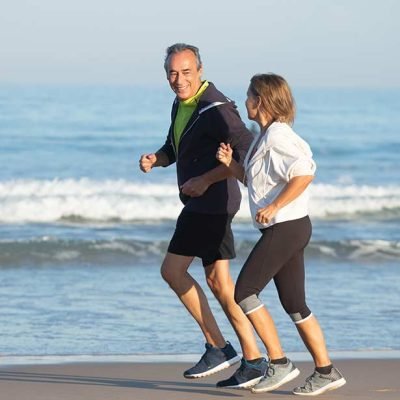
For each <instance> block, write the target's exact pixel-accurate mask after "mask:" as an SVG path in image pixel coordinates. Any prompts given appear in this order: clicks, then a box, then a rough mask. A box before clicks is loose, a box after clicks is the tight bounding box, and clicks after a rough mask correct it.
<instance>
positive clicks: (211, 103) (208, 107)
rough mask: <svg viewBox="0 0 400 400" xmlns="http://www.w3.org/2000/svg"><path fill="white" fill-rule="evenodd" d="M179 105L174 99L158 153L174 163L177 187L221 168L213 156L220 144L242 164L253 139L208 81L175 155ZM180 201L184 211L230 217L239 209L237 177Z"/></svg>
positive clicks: (228, 102)
mask: <svg viewBox="0 0 400 400" xmlns="http://www.w3.org/2000/svg"><path fill="white" fill-rule="evenodd" d="M178 106H179V101H178V100H177V99H175V101H174V104H173V106H172V112H171V126H170V128H169V132H168V136H167V140H166V142H165V144H164V146H163V147H161V149H160V150H158V151H162V152H163V153H165V154H166V155H167V157H168V160H169V165H171V164H172V163H174V162H176V170H177V178H178V186H179V187H180V186H181V185H182V184H183V183H185V182H186V181H187V180H189V179H190V178H193V177H196V176H200V175H202V174H204V173H206V172H207V171H210V170H212V169H214V168H215V167H217V166H218V165H220V163H219V161H218V160H217V159H216V153H217V149H218V146H219V144H220V143H221V142H224V143H230V145H231V147H232V148H233V156H234V158H235V159H236V161H238V162H239V163H243V160H244V158H245V156H246V153H247V150H248V149H249V147H250V144H251V142H252V139H253V138H252V135H251V133H250V132H249V131H248V129H247V128H246V126H245V124H244V123H243V121H242V120H241V119H240V116H239V113H238V111H237V108H236V106H235V104H234V102H233V101H232V100H230V99H228V98H227V97H226V96H225V95H223V94H222V93H221V92H220V91H218V90H217V89H216V88H215V86H214V85H213V84H212V83H211V82H210V83H209V86H208V87H207V89H206V90H205V91H204V93H203V94H202V95H201V97H200V99H199V102H198V104H197V107H196V109H195V111H194V112H193V114H192V116H191V118H190V120H189V121H188V123H187V125H186V127H185V129H184V131H183V133H182V136H181V139H180V142H179V151H178V152H177V151H176V148H175V141H174V121H175V118H176V114H177V111H178ZM180 199H181V201H182V202H183V204H184V205H185V207H184V210H185V211H190V212H197V213H203V214H232V215H233V214H235V213H236V212H237V211H238V210H239V207H240V201H241V193H240V189H239V186H238V182H237V180H236V178H233V177H232V178H228V179H225V180H223V181H220V182H217V183H214V184H212V185H211V186H210V187H209V188H208V189H207V191H206V192H205V193H204V194H203V195H202V196H200V197H189V196H185V195H184V194H183V193H180Z"/></svg>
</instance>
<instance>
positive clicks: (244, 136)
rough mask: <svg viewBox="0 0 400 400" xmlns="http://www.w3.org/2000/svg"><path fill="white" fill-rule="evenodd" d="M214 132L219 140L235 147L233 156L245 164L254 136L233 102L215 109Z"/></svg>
mask: <svg viewBox="0 0 400 400" xmlns="http://www.w3.org/2000/svg"><path fill="white" fill-rule="evenodd" d="M213 116H214V119H215V123H214V122H213V126H212V129H211V130H212V134H213V135H215V137H216V139H217V140H218V142H224V143H229V144H230V145H231V147H232V149H233V158H234V159H235V160H236V161H237V162H238V163H239V164H243V161H244V159H245V157H246V154H247V151H248V150H249V147H250V145H251V142H252V141H253V136H252V134H251V133H250V131H249V130H248V129H247V128H246V125H245V124H244V123H243V121H242V120H241V119H240V115H239V113H238V111H237V109H236V108H235V106H234V105H233V104H232V103H227V104H223V105H221V106H219V107H216V108H215V109H214V110H213Z"/></svg>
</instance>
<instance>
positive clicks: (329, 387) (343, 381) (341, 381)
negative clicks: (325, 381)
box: [292, 378, 346, 396]
mask: <svg viewBox="0 0 400 400" xmlns="http://www.w3.org/2000/svg"><path fill="white" fill-rule="evenodd" d="M345 384H346V379H344V378H341V379H339V380H337V381H335V382H332V383H330V384H329V385H326V386H324V387H322V388H321V389H318V390H316V391H315V392H310V393H297V392H295V391H293V392H292V393H293V394H295V395H296V396H318V395H319V394H322V393H325V392H328V391H330V390H335V389H339V388H340V387H342V386H343V385H345Z"/></svg>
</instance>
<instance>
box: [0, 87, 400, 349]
mask: <svg viewBox="0 0 400 400" xmlns="http://www.w3.org/2000/svg"><path fill="white" fill-rule="evenodd" d="M219 88H220V89H221V90H223V91H224V92H225V94H226V95H228V96H229V97H230V98H232V99H234V100H235V101H236V102H237V105H238V107H239V110H240V113H241V115H242V117H243V118H244V120H245V122H246V123H247V124H248V126H249V127H251V123H250V122H249V121H247V120H246V119H245V117H246V112H245V109H244V99H245V92H246V88H245V87H244V86H243V87H221V86H220V87H219ZM294 95H295V97H296V101H297V107H298V111H297V119H296V122H295V125H294V129H295V131H296V132H297V133H299V134H300V135H301V136H302V137H303V138H305V139H306V140H307V141H308V142H309V143H310V145H311V147H312V150H313V153H314V157H315V160H316V162H317V175H316V179H315V180H314V182H313V184H312V189H311V190H312V191H311V193H312V200H311V204H310V216H311V219H312V222H313V236H312V240H311V243H310V245H309V247H308V249H307V253H306V273H307V291H308V303H309V306H310V308H311V309H312V310H313V312H314V313H315V314H316V315H317V317H318V319H319V321H320V323H321V325H322V327H323V329H324V332H325V336H326V340H327V343H328V347H329V349H330V350H332V351H374V350H399V349H400V341H399V334H398V333H399V332H400V265H399V260H400V228H399V226H400V179H399V178H400V163H399V154H400V113H399V110H400V91H399V90H398V89H396V90H389V89H380V90H378V89H374V90H372V89H344V88H340V89H324V88H310V89H306V88H298V89H297V88H294ZM172 100H173V94H172V92H170V89H169V88H168V87H166V86H165V87H164V86H163V87H144V86H141V87H140V86H132V87H128V86H126V87H124V86H118V87H116V86H102V87H100V86H1V87H0V304H1V307H0V343H1V345H0V355H2V356H3V357H4V356H21V357H22V356H47V355H52V356H68V355H98V356H101V355H103V356H104V355H105V356H107V355H139V356H140V355H162V354H164V355H171V356H173V355H179V354H186V353H190V354H193V353H201V352H202V351H203V346H204V344H203V337H202V335H201V333H200V331H199V329H198V327H197V326H196V324H195V323H194V321H193V320H192V319H191V318H190V317H189V315H188V313H187V311H186V310H185V309H184V308H183V307H182V305H181V304H180V303H179V301H178V299H177V298H176V297H175V295H174V294H173V293H172V291H171V290H170V289H169V288H168V286H167V285H166V283H165V282H164V281H163V280H162V279H161V277H160V274H159V267H160V264H161V262H162V259H163V255H164V253H165V251H166V248H167V246H168V243H169V239H170V237H171V235H172V232H173V230H174V223H175V218H176V216H177V215H178V214H179V212H180V210H181V207H182V205H181V204H180V202H179V199H178V196H177V187H176V178H175V167H174V166H171V167H169V168H158V169H155V170H153V171H152V172H151V173H149V174H144V173H142V172H140V170H139V168H138V160H139V157H140V155H141V154H143V153H148V152H152V151H155V150H157V149H158V148H159V147H160V146H161V145H162V144H163V143H164V140H165V136H166V133H167V130H168V126H169V119H170V106H171V103H172ZM233 228H234V233H235V238H236V248H237V258H236V259H235V260H234V261H233V262H232V264H231V265H232V274H233V275H234V277H235V278H236V276H237V275H238V273H239V271H240V268H241V265H242V264H243V262H244V260H245V259H246V256H247V255H248V254H249V252H250V250H251V248H252V246H253V245H254V243H255V241H256V240H257V238H258V235H259V233H258V231H256V230H255V229H254V228H253V226H252V223H251V221H250V216H249V211H248V205H247V194H246V191H245V190H244V189H243V202H242V207H241V210H240V212H239V213H238V215H237V216H236V218H235V220H234V225H233ZM190 271H191V273H192V274H193V275H194V276H195V277H196V278H197V279H198V280H199V281H200V283H201V284H202V285H203V287H205V286H206V284H205V280H204V274H203V268H202V266H201V264H200V263H199V262H197V261H196V262H195V263H194V265H193V266H192V267H191V269H190ZM206 293H207V295H208V296H209V299H210V303H211V307H212V308H213V310H215V313H216V317H217V320H218V322H219V324H220V326H221V329H222V331H223V332H224V334H225V335H226V338H227V339H228V340H230V341H231V342H232V343H233V344H234V345H235V346H236V347H238V348H239V346H238V341H237V339H236V337H235V335H234V333H233V330H232V328H231V327H230V325H229V323H228V321H227V319H226V317H225V316H224V315H223V313H222V311H221V309H220V308H219V306H218V305H217V303H216V301H215V299H213V298H212V296H211V294H210V291H209V290H208V289H206ZM261 298H262V299H263V301H264V302H265V303H266V304H267V306H268V307H269V309H270V310H271V313H272V315H273V317H274V319H275V320H276V323H277V326H278V330H279V333H280V335H281V338H282V343H283V346H284V348H285V350H286V351H288V352H302V351H305V348H304V345H303V344H302V342H301V341H300V339H299V337H298V335H297V332H296V329H295V328H294V327H293V325H292V323H291V322H290V320H289V318H288V316H287V315H286V314H285V313H284V311H283V309H282V308H281V306H280V304H279V301H278V298H277V295H276V291H275V287H274V285H273V284H271V285H269V286H268V287H267V288H266V289H265V290H264V291H263V293H262V295H261Z"/></svg>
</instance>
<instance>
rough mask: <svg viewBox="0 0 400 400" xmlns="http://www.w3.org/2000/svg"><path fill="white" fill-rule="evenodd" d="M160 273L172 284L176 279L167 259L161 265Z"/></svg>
mask: <svg viewBox="0 0 400 400" xmlns="http://www.w3.org/2000/svg"><path fill="white" fill-rule="evenodd" d="M160 273H161V276H162V278H163V279H164V281H165V282H167V283H168V284H171V283H172V282H173V281H174V271H173V269H172V268H171V266H170V265H169V264H168V263H166V262H165V261H164V262H163V263H162V265H161V268H160Z"/></svg>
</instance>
